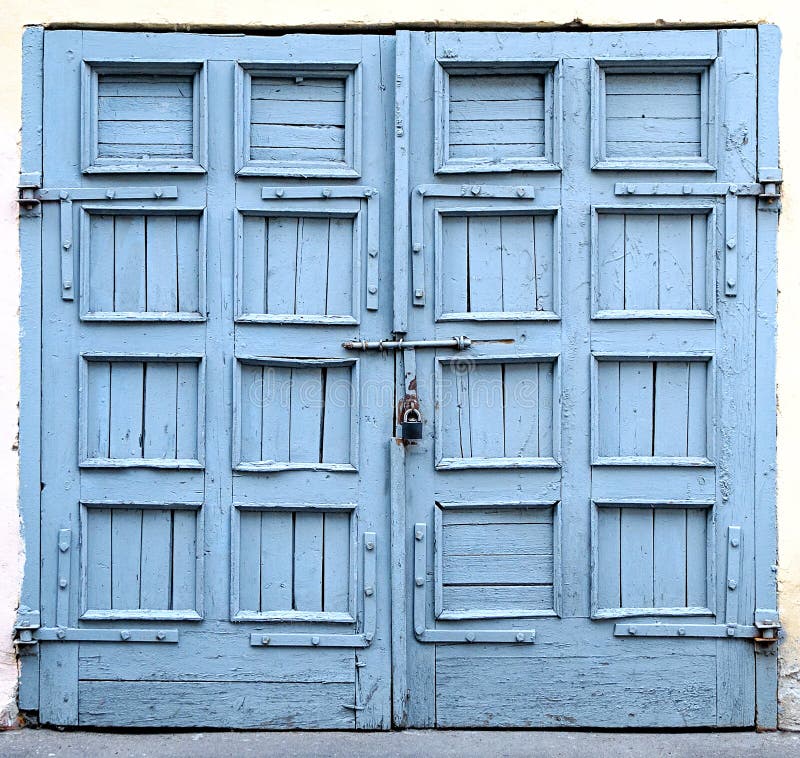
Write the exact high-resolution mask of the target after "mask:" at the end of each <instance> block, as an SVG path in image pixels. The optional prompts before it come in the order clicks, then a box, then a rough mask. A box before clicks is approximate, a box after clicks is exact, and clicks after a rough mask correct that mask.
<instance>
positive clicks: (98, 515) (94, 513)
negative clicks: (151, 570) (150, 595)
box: [86, 508, 111, 610]
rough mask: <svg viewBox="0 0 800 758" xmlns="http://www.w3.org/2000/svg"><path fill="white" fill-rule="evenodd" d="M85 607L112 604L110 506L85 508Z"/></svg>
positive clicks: (102, 607)
mask: <svg viewBox="0 0 800 758" xmlns="http://www.w3.org/2000/svg"><path fill="white" fill-rule="evenodd" d="M86 516H87V522H86V537H87V544H86V560H87V566H86V607H87V608H90V609H95V610H108V609H110V608H111V510H110V509H109V508H88V509H87V510H86Z"/></svg>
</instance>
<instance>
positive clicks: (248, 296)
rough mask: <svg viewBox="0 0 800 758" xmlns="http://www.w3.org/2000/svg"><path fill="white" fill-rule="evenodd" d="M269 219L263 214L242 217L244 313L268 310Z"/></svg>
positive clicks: (241, 282) (242, 290)
mask: <svg viewBox="0 0 800 758" xmlns="http://www.w3.org/2000/svg"><path fill="white" fill-rule="evenodd" d="M267 245H268V242H267V220H266V219H265V218H264V217H263V216H247V215H246V216H244V217H243V218H242V270H241V272H240V274H239V276H240V277H241V280H240V284H239V286H240V287H241V298H242V302H241V309H242V313H266V312H267V260H268V259H269V253H268V247H267Z"/></svg>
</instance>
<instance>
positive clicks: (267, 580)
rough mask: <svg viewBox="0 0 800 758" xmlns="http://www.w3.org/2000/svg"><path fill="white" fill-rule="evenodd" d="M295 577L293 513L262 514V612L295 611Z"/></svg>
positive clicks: (267, 512)
mask: <svg viewBox="0 0 800 758" xmlns="http://www.w3.org/2000/svg"><path fill="white" fill-rule="evenodd" d="M244 513H246V512H243V513H242V515H244ZM293 577H294V518H293V514H292V513H291V512H289V511H275V512H270V511H264V512H263V513H261V610H262V611H290V610H292V608H293V605H292V600H293Z"/></svg>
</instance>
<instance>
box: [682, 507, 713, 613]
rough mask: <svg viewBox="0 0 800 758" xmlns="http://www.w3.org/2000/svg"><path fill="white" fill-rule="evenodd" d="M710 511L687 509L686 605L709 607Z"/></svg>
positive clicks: (710, 599)
mask: <svg viewBox="0 0 800 758" xmlns="http://www.w3.org/2000/svg"><path fill="white" fill-rule="evenodd" d="M707 524H708V511H707V510H706V509H705V508H688V509H687V510H686V605H687V606H693V607H696V608H698V607H699V608H704V607H705V608H707V607H708V606H709V603H710V602H711V601H712V598H709V597H708V571H709V566H708V535H707V528H708V527H707Z"/></svg>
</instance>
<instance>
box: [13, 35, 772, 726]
mask: <svg viewBox="0 0 800 758" xmlns="http://www.w3.org/2000/svg"><path fill="white" fill-rule="evenodd" d="M758 34H760V32H758V33H757V31H756V30H755V29H736V30H719V31H711V30H706V31H680V32H677V31H663V32H646V33H645V32H619V33H617V32H613V33H611V32H609V33H549V34H544V33H542V34H538V33H537V34H533V33H525V34H522V33H499V34H494V33H491V34H488V33H451V32H448V33H423V32H420V33H416V32H414V33H409V32H397V34H395V35H386V36H379V35H332V36H322V35H290V36H282V37H247V36H227V35H226V36H216V35H195V34H122V33H107V32H89V31H87V32H76V31H48V32H45V33H44V34H43V40H44V41H43V50H42V49H39V51H38V56H39V58H40V59H41V57H42V53H43V60H44V66H43V72H44V78H43V82H44V83H43V114H44V116H43V124H44V129H43V155H42V158H43V163H42V166H41V168H42V169H43V182H42V185H43V186H42V187H41V188H40V189H39V190H38V194H37V195H36V199H37V200H40V201H41V209H40V210H37V209H36V208H34V209H33V210H31V211H28V212H25V213H23V219H24V221H23V223H24V224H25V225H26V226H25V227H24V230H27V231H25V235H27V236H25V235H24V236H23V249H24V250H27V249H28V248H27V247H26V245H27V246H30V248H31V249H34V248H33V237H34V236H37V235H38V239H39V240H40V242H41V255H42V259H41V260H42V282H41V304H42V306H41V315H42V320H41V325H42V343H41V375H42V392H41V403H42V405H41V440H42V442H41V485H40V488H39V489H40V498H41V501H40V507H41V519H40V527H41V528H40V531H39V533H38V536H39V541H38V544H37V542H36V540H35V537H34V536H33V535H34V534H35V533H36V531H37V530H36V529H33V530H31V529H30V527H29V528H28V531H27V535H28V540H29V555H35V556H38V555H41V566H40V568H41V572H40V577H39V576H37V575H35V573H34V575H33V578H31V577H30V575H29V579H28V583H27V584H26V588H27V589H26V598H25V599H26V600H27V602H28V604H29V605H30V607H31V609H32V612H31V613H30V614H29V615H28V616H27V617H26V618H27V620H28V623H27V634H28V635H29V636H30V637H31V639H30V640H29V641H30V642H31V643H34V642H35V644H31V645H28V646H27V647H26V648H25V650H26V651H27V652H28V653H29V654H28V655H27V656H26V657H25V665H24V667H23V689H22V694H21V698H24V707H25V708H26V709H30V710H38V712H39V718H40V720H41V721H42V722H43V723H50V724H63V725H76V724H77V725H86V726H132V727H140V726H145V727H147V726H152V727H200V726H204V727H233V728H326V729H328V728H336V729H352V728H365V729H371V728H389V727H390V726H391V725H392V724H394V725H397V726H417V727H424V726H441V727H474V726H541V727H553V726H577V727H626V726H635V727H696V726H745V725H751V724H753V723H754V721H755V719H756V713H755V710H756V704H757V702H758V704H759V714H761V713H766V712H767V710H768V709H769V708H770V707H771V708H772V710H773V712H774V708H775V692H774V683H775V663H774V662H775V658H774V655H772V656H770V655H769V653H770V651H771V650H773V647H772V646H770V645H769V644H766V643H754V641H753V638H754V637H756V636H769V635H770V634H772V633H773V632H772V631H771V630H770V628H769V627H770V624H771V623H772V622H773V621H774V608H775V598H774V575H773V574H772V573H771V570H770V569H771V567H772V564H773V561H774V557H773V556H772V555H771V554H772V553H773V552H774V550H773V548H772V545H773V544H774V542H773V540H774V523H773V519H772V512H771V510H770V504H771V502H772V499H771V498H772V494H771V482H772V479H771V478H770V477H771V475H772V473H771V472H772V468H771V465H772V463H773V462H774V449H773V447H772V445H773V443H774V434H772V431H770V429H769V425H770V419H773V420H774V396H772V394H771V392H772V386H771V383H770V376H771V374H770V371H771V366H772V363H771V360H772V356H771V344H772V343H771V334H770V329H771V327H772V324H773V321H772V317H773V313H774V302H773V301H772V300H771V299H770V298H771V297H772V295H771V294H770V282H771V281H772V280H771V279H770V276H771V271H772V261H773V256H774V238H773V236H772V235H774V230H775V215H774V213H773V210H774V206H773V205H771V204H770V200H769V198H763V197H762V198H759V197H758V195H760V194H762V195H765V194H769V192H768V190H769V187H768V185H765V184H760V183H757V182H758V181H762V182H764V181H774V180H775V177H776V174H775V172H774V171H771V169H774V167H775V166H776V165H777V155H776V154H775V153H776V150H777V146H776V143H775V140H774V139H772V141H771V142H769V141H768V140H767V138H774V130H773V131H772V132H769V129H767V130H766V132H768V133H767V134H766V136H765V138H764V140H762V130H761V126H762V125H763V124H767V126H768V127H769V126H770V125H772V126H774V121H775V115H776V114H775V111H774V97H773V96H774V86H771V85H770V83H772V85H774V76H771V75H770V76H769V77H767V76H766V75H764V76H762V74H763V69H762V68H761V64H760V63H759V64H758V68H757V58H758V55H764V53H761V52H759V48H758V45H757V42H758V40H757V35H758ZM773 48H774V45H773ZM29 52H30V55H29V58H28V60H29V62H30V61H35V59H36V57H37V52H36V50H35V49H33V48H32V50H31V51H29ZM757 54H758V55H757ZM30 65H31V66H34V67H35V63H30ZM764 82H766V83H767V84H764ZM757 89H758V103H759V109H758V111H757V109H756V103H757ZM757 121H758V123H757ZM757 127H758V128H757ZM30 133H31V134H33V137H32V139H33V140H34V141H35V139H36V135H35V129H32V130H31V132H30ZM28 153H30V150H29V151H28ZM28 153H26V154H28ZM26 214H27V215H26ZM757 218H758V222H757ZM37 224H40V225H41V227H40V229H41V233H40V234H38V230H39V226H36V225H37ZM32 230H33V231H35V232H36V234H33V231H32ZM757 252H758V255H756V253H757ZM38 348H39V345H37V360H38V356H39V353H38ZM354 348H357V349H354ZM372 348H377V349H372ZM758 377H760V378H758ZM757 378H758V381H757ZM25 397H26V398H27V395H26V396H25ZM28 399H29V398H28ZM36 402H38V398H37V399H36ZM404 420H405V421H408V422H413V423H416V424H417V426H416V427H415V428H414V429H412V425H413V424H412V425H410V426H409V427H408V428H407V431H408V433H409V435H411V432H412V431H417V432H418V431H419V422H420V421H421V424H422V432H421V439H419V440H405V441H403V440H401V439H399V437H400V436H401V429H402V422H403V421H404ZM24 442H25V441H24V440H23V443H24ZM23 446H25V445H23ZM23 455H24V456H25V455H26V454H25V453H23ZM28 455H30V454H28ZM24 460H25V461H28V462H29V460H30V459H29V457H28V458H25V459H24ZM36 464H37V465H38V460H37V461H36ZM26 465H29V464H26ZM38 484H39V480H36V485H38ZM38 507H39V501H38V500H37V501H36V508H37V509H38ZM37 515H38V511H37ZM37 527H38V525H37ZM38 579H40V583H39V586H38V587H37V588H36V589H35V590H33V589H32V588H33V587H34V586H35V585H36V584H37V581H36V580H38ZM37 609H38V610H39V611H40V616H39V617H37V616H36V612H35V611H36V610H37ZM758 625H760V626H758ZM36 627H38V628H36ZM754 649H755V655H754ZM757 697H758V700H757ZM759 718H760V719H762V720H761V722H760V723H764V724H765V725H769V723H770V721H769V717H766V716H765V717H763V718H762V717H761V716H760V715H759Z"/></svg>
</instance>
